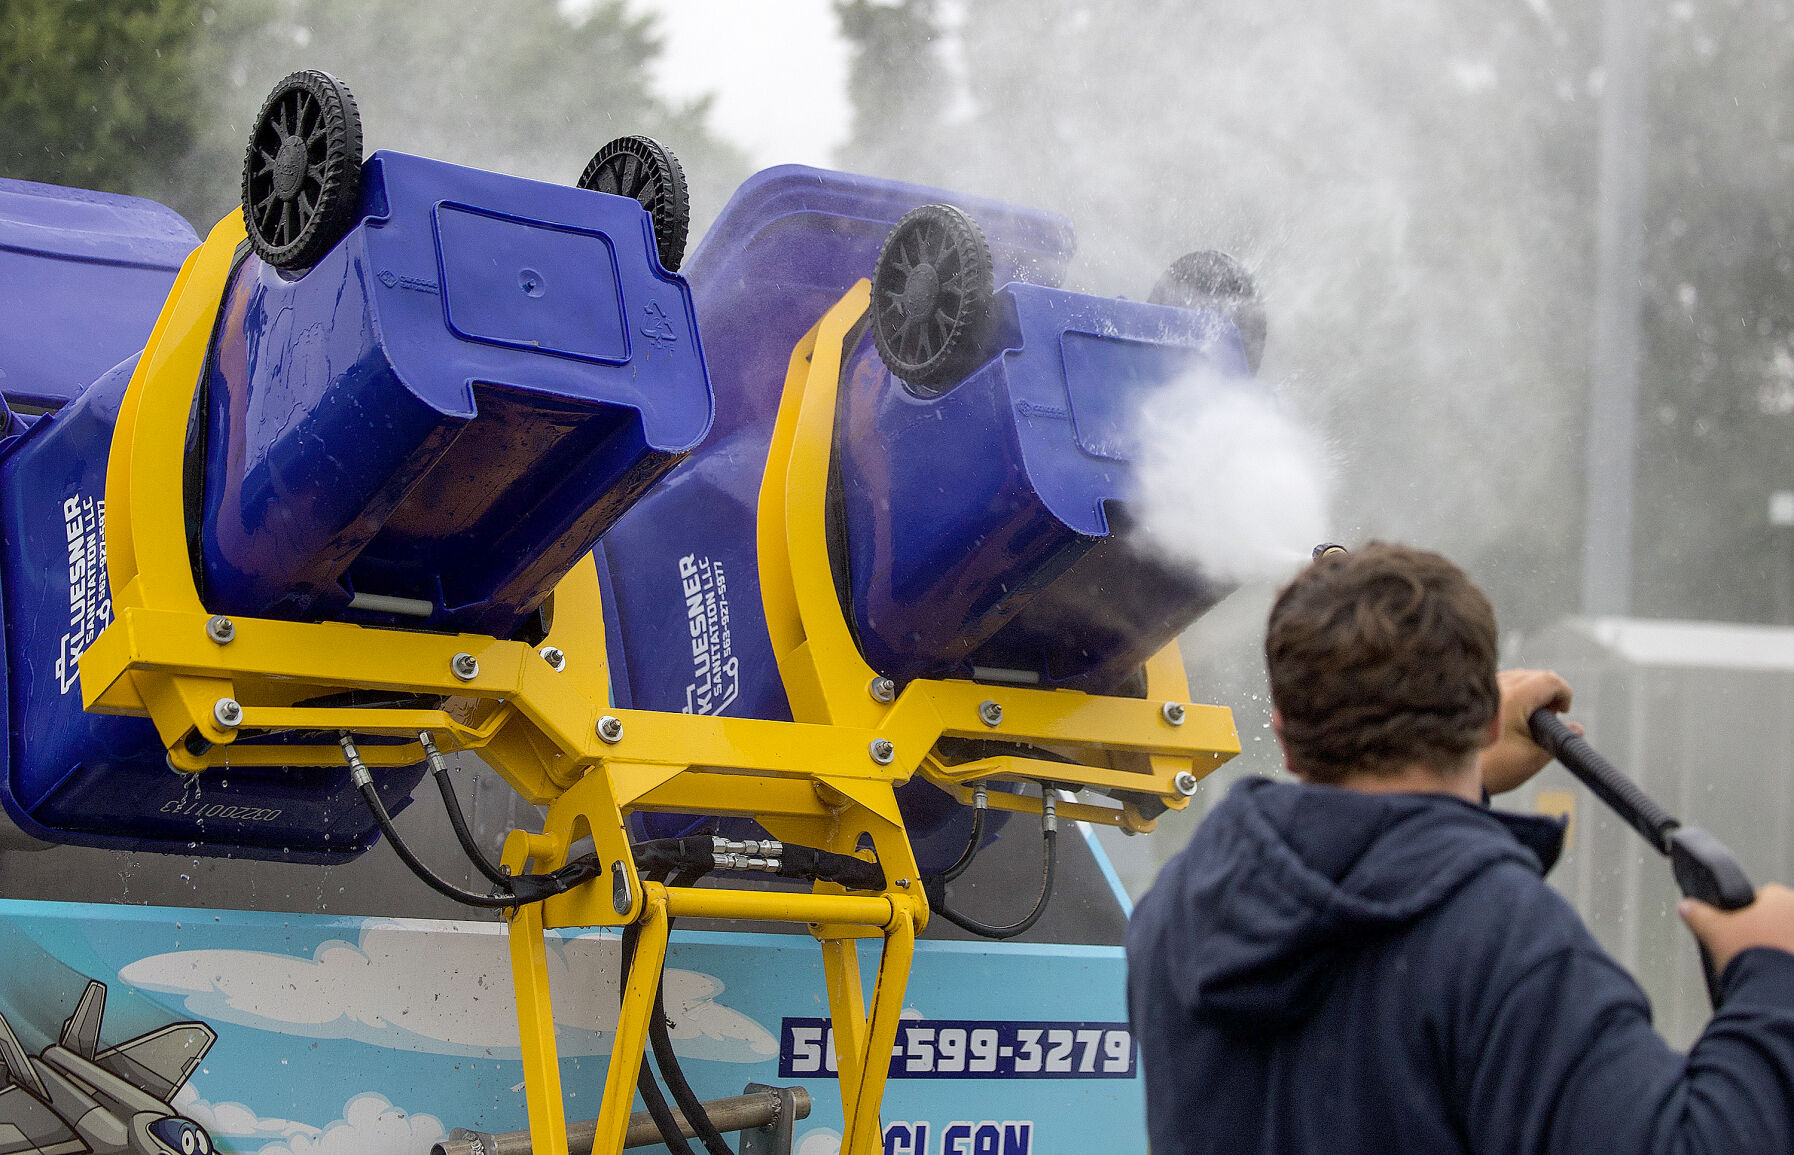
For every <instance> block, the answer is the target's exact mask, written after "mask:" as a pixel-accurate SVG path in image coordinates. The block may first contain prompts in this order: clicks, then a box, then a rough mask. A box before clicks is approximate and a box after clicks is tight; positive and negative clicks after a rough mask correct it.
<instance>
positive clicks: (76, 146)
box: [0, 0, 201, 192]
mask: <svg viewBox="0 0 1794 1155" xmlns="http://www.w3.org/2000/svg"><path fill="white" fill-rule="evenodd" d="M198 28H199V3H198V0H0V176H10V177H17V178H22V179H25V180H37V181H49V182H52V183H55V184H68V185H78V186H80V187H82V188H92V189H102V190H106V191H116V192H125V191H129V190H130V189H131V188H132V187H134V185H135V184H136V183H137V182H138V180H139V179H140V178H141V177H142V176H143V175H144V174H145V173H146V172H149V171H152V170H155V169H158V168H163V167H166V166H167V165H169V164H171V163H173V162H174V161H175V160H177V159H178V158H179V157H180V156H181V155H183V154H184V153H185V152H186V150H187V148H188V146H189V145H190V144H191V142H192V140H193V138H194V134H195V130H196V124H197V120H198V117H199V115H200V108H201V102H200V85H199V82H198V78H197V77H196V76H195V75H194V74H193V72H192V70H191V67H190V60H191V56H192V50H193V44H194V38H195V33H196V31H197V29H198Z"/></svg>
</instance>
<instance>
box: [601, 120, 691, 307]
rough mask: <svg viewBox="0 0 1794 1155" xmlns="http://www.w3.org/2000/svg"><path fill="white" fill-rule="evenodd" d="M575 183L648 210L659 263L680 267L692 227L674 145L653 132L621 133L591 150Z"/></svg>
mask: <svg viewBox="0 0 1794 1155" xmlns="http://www.w3.org/2000/svg"><path fill="white" fill-rule="evenodd" d="M579 187H580V188H583V189H591V190H592V191H593V192H601V193H611V194H612V195H614V196H620V197H628V198H629V199H630V200H633V201H636V202H637V203H639V204H640V205H641V206H642V207H643V208H645V209H647V210H648V219H649V220H651V221H653V223H654V247H655V249H656V250H657V251H658V252H659V255H660V265H661V268H663V269H665V270H666V271H667V272H669V273H676V272H678V271H679V265H680V263H681V262H682V261H684V260H685V238H686V234H687V233H688V232H689V231H690V229H691V200H690V198H689V197H688V196H687V195H686V191H685V170H684V169H682V168H680V167H679V158H678V157H676V156H674V155H673V150H672V149H670V148H668V147H667V146H666V145H664V144H661V143H660V142H659V141H658V140H655V139H654V138H653V137H651V136H620V137H618V138H617V139H616V140H613V141H611V142H610V143H609V144H607V145H605V146H604V147H603V148H601V149H599V150H598V151H597V152H596V153H594V154H593V156H592V159H591V160H590V161H589V162H588V163H587V164H586V170H585V172H583V173H581V174H580V177H579Z"/></svg>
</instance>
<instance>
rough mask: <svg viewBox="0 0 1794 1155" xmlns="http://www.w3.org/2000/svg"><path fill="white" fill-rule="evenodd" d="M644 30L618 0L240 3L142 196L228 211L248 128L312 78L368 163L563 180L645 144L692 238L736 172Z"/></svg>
mask: <svg viewBox="0 0 1794 1155" xmlns="http://www.w3.org/2000/svg"><path fill="white" fill-rule="evenodd" d="M659 51H660V45H659V43H658V41H657V40H656V39H655V37H654V34H653V29H652V24H651V21H650V20H649V19H648V18H646V17H638V16H634V15H631V14H630V13H629V11H628V9H627V7H626V6H625V5H624V4H623V3H622V2H621V0H609V2H605V3H599V4H596V5H594V6H592V7H591V8H590V9H589V10H586V11H585V12H583V13H582V14H580V15H578V16H569V15H567V14H565V13H563V11H562V10H561V7H560V6H559V5H557V4H556V3H554V0H507V2H505V3H501V4H495V3H487V2H484V0H435V2H433V3H430V4H428V5H419V4H414V3H409V2H406V0H247V2H246V0H238V2H237V3H234V4H230V5H220V6H219V8H218V10H217V19H216V22H215V23H214V24H213V26H212V27H211V28H210V29H209V34H208V36H207V38H206V41H205V43H204V44H203V45H202V48H201V62H200V68H201V70H202V72H203V73H204V74H205V75H206V77H207V89H208V105H209V107H208V113H207V117H206V122H207V124H206V129H205V131H204V132H203V134H202V135H201V138H200V140H199V141H198V143H197V146H196V147H195V149H194V150H193V152H192V154H191V155H190V156H189V157H188V159H187V161H186V163H185V164H183V165H182V166H180V168H179V169H178V170H176V171H174V172H172V173H170V174H169V177H168V179H167V180H166V181H165V183H164V185H163V186H161V187H158V188H155V189H153V190H152V192H153V194H154V195H157V197H158V199H162V200H165V201H166V202H167V203H169V204H171V205H173V206H174V207H175V208H177V209H179V210H180V211H182V212H183V213H184V214H186V215H187V216H188V218H189V219H191V220H193V221H194V222H195V223H196V224H198V225H200V226H202V228H203V226H205V225H207V224H210V223H211V222H212V221H214V220H216V219H217V218H218V217H219V216H221V215H222V214H223V213H224V212H226V211H228V210H229V209H230V208H231V207H233V206H234V205H235V203H236V201H237V198H238V196H239V192H238V180H239V175H240V172H241V166H242V163H243V148H244V145H245V142H246V141H247V140H248V134H249V125H250V122H251V121H252V120H253V119H254V117H255V114H256V112H257V110H258V109H259V108H260V107H261V103H262V100H263V98H264V97H265V96H266V94H267V92H268V90H269V89H271V88H272V87H273V86H274V84H275V83H277V82H278V81H279V80H280V78H281V77H283V76H286V75H287V74H288V73H291V72H294V71H297V70H299V69H302V68H321V69H324V70H325V71H327V72H330V73H332V74H334V75H335V76H337V77H338V78H339V79H340V80H342V81H343V82H344V83H346V84H347V85H348V86H349V88H350V90H351V91H352V92H354V94H355V98H356V101H357V103H358V104H359V106H360V110H361V117H362V126H363V133H364V137H365V140H366V145H367V149H368V151H369V152H372V151H373V150H375V149H377V148H391V149H397V150H400V151H404V152H412V153H418V154H421V155H424V156H431V157H436V158H439V159H442V160H448V161H453V162H456V163H459V164H466V165H472V166H475V167H478V168H485V169H491V170H494V171H497V172H505V173H510V174H513V175H517V176H526V177H532V178H535V179H539V180H548V181H555V182H558V183H563V184H570V183H572V182H573V181H575V180H576V179H578V177H579V174H580V172H581V171H582V170H583V169H584V167H585V163H586V161H587V160H588V159H590V157H591V155H592V153H593V152H595V151H597V149H598V147H599V146H600V145H602V144H604V143H605V142H606V141H609V140H611V139H613V138H615V137H618V136H624V135H628V134H632V133H644V134H646V135H649V136H653V137H656V138H657V139H659V140H661V141H662V142H663V143H665V144H667V145H668V146H669V147H671V148H672V149H673V151H674V152H675V153H676V154H677V155H678V156H679V159H680V161H681V162H682V163H683V165H684V167H685V169H686V174H687V177H688V178H689V180H690V183H691V186H692V200H693V208H694V222H693V223H694V235H696V234H697V229H698V228H701V227H702V224H703V223H704V221H705V219H707V214H714V213H715V211H716V210H717V209H719V208H720V207H721V205H722V201H723V199H725V198H726V196H727V194H728V192H729V191H730V190H732V189H733V188H734V186H735V185H736V184H737V183H738V182H739V180H740V179H741V178H742V177H743V176H745V175H746V171H747V163H746V161H745V160H744V159H743V158H742V157H741V156H740V154H738V153H736V152H734V151H732V150H730V149H729V148H727V147H726V146H724V145H722V144H720V143H719V142H718V141H716V140H715V139H714V138H713V137H712V136H710V134H709V133H708V131H707V130H706V129H705V128H704V125H703V114H704V111H705V110H704V106H703V105H702V104H697V105H693V106H688V107H680V108H670V107H668V106H666V104H664V103H663V102H662V101H660V100H659V99H658V98H657V97H656V96H655V95H654V94H653V93H652V91H651V89H650V86H649V74H648V68H649V65H650V64H651V63H652V61H653V60H654V58H655V56H656V55H657V54H658V53H659Z"/></svg>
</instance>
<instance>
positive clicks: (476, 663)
mask: <svg viewBox="0 0 1794 1155" xmlns="http://www.w3.org/2000/svg"><path fill="white" fill-rule="evenodd" d="M449 669H450V670H452V671H454V674H455V677H457V678H460V679H461V680H462V681H463V682H471V681H473V680H474V679H475V678H477V677H479V676H480V660H479V659H478V658H476V657H474V656H473V655H472V654H470V653H468V652H467V651H465V650H463V651H462V652H460V653H458V654H456V655H455V656H454V657H452V658H450V659H449Z"/></svg>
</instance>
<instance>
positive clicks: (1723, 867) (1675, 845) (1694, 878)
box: [1526, 709, 1757, 1008]
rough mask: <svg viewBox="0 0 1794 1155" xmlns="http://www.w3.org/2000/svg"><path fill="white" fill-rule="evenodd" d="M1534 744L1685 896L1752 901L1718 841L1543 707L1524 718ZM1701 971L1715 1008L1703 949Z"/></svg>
mask: <svg viewBox="0 0 1794 1155" xmlns="http://www.w3.org/2000/svg"><path fill="white" fill-rule="evenodd" d="M1526 722H1527V725H1528V727H1529V728H1530V729H1531V730H1532V738H1533V741H1535V742H1537V743H1538V744H1539V745H1540V746H1543V747H1544V748H1545V749H1546V750H1548V751H1550V752H1551V756H1552V757H1554V758H1556V759H1557V760H1558V761H1559V762H1561V763H1563V766H1564V769H1566V770H1568V771H1569V772H1570V773H1572V774H1574V775H1575V776H1576V777H1577V778H1578V779H1580V780H1581V782H1582V784H1583V785H1585V786H1587V787H1588V788H1589V789H1590V790H1593V791H1594V792H1595V796H1596V797H1598V798H1599V799H1601V801H1603V802H1605V803H1607V805H1608V807H1609V808H1611V809H1612V810H1613V812H1614V813H1615V814H1618V815H1619V816H1620V817H1621V818H1623V819H1625V820H1626V822H1627V823H1628V824H1629V825H1630V826H1631V827H1632V828H1633V829H1634V830H1636V831H1638V832H1639V833H1640V834H1642V835H1643V836H1644V839H1645V841H1646V842H1649V843H1650V844H1651V845H1652V846H1654V847H1656V848H1657V852H1658V853H1659V854H1663V855H1667V856H1668V858H1669V864H1670V869H1671V870H1673V871H1674V872H1675V875H1676V886H1677V887H1679V888H1680V889H1681V891H1682V893H1683V895H1685V896H1686V897H1688V898H1694V899H1699V900H1700V901H1701V902H1704V903H1706V904H1707V905H1709V906H1716V907H1718V908H1719V909H1720V910H1739V909H1742V908H1743V907H1747V906H1749V905H1750V904H1751V903H1752V902H1754V901H1755V900H1756V897H1757V890H1756V887H1754V886H1752V885H1751V884H1750V879H1749V878H1748V877H1747V876H1746V875H1745V873H1744V867H1743V866H1741V865H1739V862H1738V856H1737V855H1735V854H1733V853H1732V851H1731V848H1730V847H1728V846H1727V845H1726V844H1725V843H1723V842H1721V841H1720V840H1719V839H1717V838H1715V837H1713V835H1711V834H1708V833H1707V832H1706V831H1705V830H1702V829H1701V828H1700V827H1698V826H1684V825H1682V824H1681V823H1680V822H1679V821H1677V820H1676V819H1675V818H1673V817H1671V816H1670V813H1669V811H1667V810H1665V809H1663V807H1661V806H1659V805H1657V803H1656V802H1655V801H1654V800H1653V799H1652V798H1651V797H1650V796H1649V795H1647V794H1646V793H1645V792H1644V791H1643V790H1640V789H1639V788H1638V784H1637V783H1636V782H1633V781H1632V780H1631V779H1630V778H1628V777H1626V776H1625V775H1624V774H1622V773H1620V771H1619V769H1618V767H1616V766H1614V764H1613V763H1612V762H1609V761H1608V760H1607V759H1606V758H1604V757H1602V756H1601V752H1600V751H1599V750H1596V749H1595V748H1594V747H1593V746H1591V745H1589V743H1588V739H1586V738H1584V737H1583V736H1582V735H1580V734H1578V733H1576V731H1574V730H1572V729H1570V728H1569V727H1568V726H1566V725H1564V723H1563V720H1562V719H1560V718H1559V717H1558V716H1557V715H1556V714H1554V713H1552V712H1551V711H1550V710H1547V709H1539V710H1534V711H1533V712H1532V715H1531V716H1530V717H1529V718H1527V720H1526ZM1701 970H1702V971H1703V972H1704V973H1705V975H1706V978H1707V997H1708V998H1709V999H1711V1000H1712V1003H1713V1006H1714V1007H1715V1008H1717V1007H1718V1006H1719V976H1718V975H1717V974H1715V973H1714V971H1713V959H1712V956H1710V955H1709V954H1708V953H1707V948H1706V947H1705V946H1703V947H1701Z"/></svg>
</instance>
